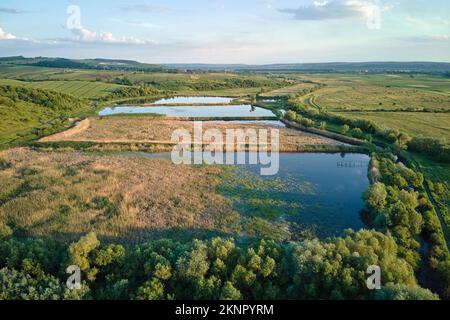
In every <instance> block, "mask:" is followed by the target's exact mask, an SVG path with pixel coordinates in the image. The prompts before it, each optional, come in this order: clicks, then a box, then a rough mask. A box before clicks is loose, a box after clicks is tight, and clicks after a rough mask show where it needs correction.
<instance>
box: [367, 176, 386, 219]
mask: <svg viewBox="0 0 450 320" xmlns="http://www.w3.org/2000/svg"><path fill="white" fill-rule="evenodd" d="M386 199H387V191H386V186H385V185H384V184H383V183H381V182H377V183H375V184H373V185H371V186H370V187H369V189H367V191H366V192H365V194H364V200H365V202H366V205H367V207H368V208H369V209H370V210H372V211H375V212H381V211H382V210H383V209H384V208H385V207H386V204H387V201H386Z"/></svg>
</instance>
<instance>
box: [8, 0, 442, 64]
mask: <svg viewBox="0 0 450 320" xmlns="http://www.w3.org/2000/svg"><path fill="white" fill-rule="evenodd" d="M16 55H22V56H26V57H34V56H46V57H65V58H112V59H132V60H138V61H141V62H147V63H245V64H269V63H311V62H338V61H339V62H359V61H441V62H450V1H448V0H189V1H188V0H185V1H181V0H164V1H163V0H131V1H130V0H128V1H125V0H95V1H93V0H78V1H72V0H71V1H67V0H40V1H35V0H0V56H16Z"/></svg>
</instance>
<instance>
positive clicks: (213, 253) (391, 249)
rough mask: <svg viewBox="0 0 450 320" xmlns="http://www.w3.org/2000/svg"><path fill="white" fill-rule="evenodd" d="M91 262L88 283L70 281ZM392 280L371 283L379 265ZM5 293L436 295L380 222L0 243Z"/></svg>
mask: <svg viewBox="0 0 450 320" xmlns="http://www.w3.org/2000/svg"><path fill="white" fill-rule="evenodd" d="M72 264H75V265H78V266H79V267H80V268H81V270H82V281H83V285H82V288H81V290H78V291H70V290H68V289H67V288H66V287H65V286H64V283H65V281H66V279H67V277H68V275H67V274H65V269H66V267H67V266H68V265H72ZM374 264H375V265H379V266H380V267H381V268H382V270H383V279H382V281H383V289H382V290H381V291H379V292H375V291H370V290H368V289H367V287H366V280H367V275H366V270H367V267H368V266H370V265H374ZM0 287H1V290H0V292H1V293H0V299H141V300H159V299H281V298H284V299H299V298H300V299H436V298H437V297H436V296H435V295H433V294H432V293H431V292H429V291H428V290H425V289H422V288H420V287H418V286H417V284H416V280H415V277H414V273H413V270H412V268H411V267H410V265H409V264H408V263H407V262H406V261H404V260H403V259H399V258H398V257H397V245H396V244H395V242H394V240H393V239H392V238H391V237H389V236H386V235H383V234H381V233H376V232H372V231H364V230H363V231H359V232H356V233H355V232H353V231H348V232H347V234H346V235H345V237H343V238H337V239H334V240H329V241H327V242H320V241H318V240H308V241H304V242H296V243H290V244H282V243H278V242H274V241H265V240H262V241H259V242H257V243H254V244H252V245H248V246H244V245H237V244H236V242H235V241H234V240H232V239H223V238H214V239H211V240H208V241H200V240H194V241H191V242H187V243H180V242H176V241H174V240H160V241H155V242H150V243H146V244H141V245H137V246H133V247H127V248H125V247H123V246H121V245H112V244H110V245H102V244H101V243H100V242H99V241H98V239H97V238H96V236H95V235H94V234H89V235H87V236H85V237H83V238H81V239H80V241H78V242H76V243H72V244H71V245H70V246H69V247H68V248H67V247H66V246H65V245H63V244H56V243H48V242H44V241H41V240H13V239H10V240H6V241H2V242H0Z"/></svg>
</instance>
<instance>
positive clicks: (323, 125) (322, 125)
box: [320, 121, 327, 130]
mask: <svg viewBox="0 0 450 320" xmlns="http://www.w3.org/2000/svg"><path fill="white" fill-rule="evenodd" d="M326 129H327V123H326V122H325V121H322V122H321V123H320V130H326Z"/></svg>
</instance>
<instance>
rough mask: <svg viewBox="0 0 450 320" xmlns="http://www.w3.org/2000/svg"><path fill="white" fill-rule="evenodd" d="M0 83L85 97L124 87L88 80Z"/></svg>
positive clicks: (105, 95)
mask: <svg viewBox="0 0 450 320" xmlns="http://www.w3.org/2000/svg"><path fill="white" fill-rule="evenodd" d="M0 85H13V86H26V87H29V88H33V89H42V90H52V91H56V92H61V93H65V94H71V95H74V96H76V97H78V98H87V99H98V98H104V97H107V96H108V95H110V94H111V93H112V92H113V91H114V90H116V89H118V88H122V87H125V86H122V85H117V84H110V83H102V82H88V81H38V82H24V81H18V80H0Z"/></svg>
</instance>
